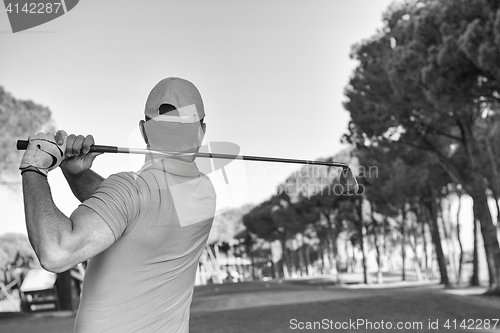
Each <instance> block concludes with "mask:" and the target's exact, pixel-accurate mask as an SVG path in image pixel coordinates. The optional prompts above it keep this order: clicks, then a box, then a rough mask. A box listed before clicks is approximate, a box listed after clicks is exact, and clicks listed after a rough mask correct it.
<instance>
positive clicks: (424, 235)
mask: <svg viewBox="0 0 500 333" xmlns="http://www.w3.org/2000/svg"><path fill="white" fill-rule="evenodd" d="M422 242H423V247H424V248H423V257H424V267H425V274H424V277H425V279H426V280H429V254H428V251H427V233H426V232H425V222H422Z"/></svg>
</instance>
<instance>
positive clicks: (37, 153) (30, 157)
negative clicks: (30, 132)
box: [19, 131, 68, 176]
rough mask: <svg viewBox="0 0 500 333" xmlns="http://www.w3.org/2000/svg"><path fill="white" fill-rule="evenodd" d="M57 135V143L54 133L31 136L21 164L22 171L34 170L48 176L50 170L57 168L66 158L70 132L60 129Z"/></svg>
mask: <svg viewBox="0 0 500 333" xmlns="http://www.w3.org/2000/svg"><path fill="white" fill-rule="evenodd" d="M57 137H58V139H57V143H56V138H55V137H54V134H52V133H38V134H37V135H35V136H30V137H29V144H28V147H27V148H26V152H25V153H24V156H23V159H22V160H21V164H20V165H19V169H20V170H21V173H22V172H23V171H27V170H33V171H36V172H38V173H40V174H42V175H45V176H47V173H48V172H49V171H51V170H54V169H55V168H57V166H58V165H59V164H60V163H61V162H62V161H63V160H64V152H65V150H66V142H67V139H68V134H66V132H64V131H58V132H57Z"/></svg>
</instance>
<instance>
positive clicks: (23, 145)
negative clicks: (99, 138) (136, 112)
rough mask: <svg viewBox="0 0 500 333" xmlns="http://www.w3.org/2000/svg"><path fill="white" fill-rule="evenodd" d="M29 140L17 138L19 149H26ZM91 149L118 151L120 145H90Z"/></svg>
mask: <svg viewBox="0 0 500 333" xmlns="http://www.w3.org/2000/svg"><path fill="white" fill-rule="evenodd" d="M28 144H29V141H28V140H17V150H26V148H28ZM90 151H91V152H92V153H115V154H116V153H118V147H114V146H99V145H92V147H90Z"/></svg>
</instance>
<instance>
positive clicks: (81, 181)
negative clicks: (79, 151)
mask: <svg viewBox="0 0 500 333" xmlns="http://www.w3.org/2000/svg"><path fill="white" fill-rule="evenodd" d="M61 169H62V172H63V175H64V177H65V178H66V180H67V181H68V185H69V187H70V188H71V191H72V192H73V194H74V195H75V197H76V198H77V199H78V200H80V202H84V201H85V200H87V199H88V198H90V196H91V195H92V194H94V193H95V191H96V189H97V187H98V186H99V185H100V184H101V183H102V181H103V180H104V178H103V177H101V176H100V175H99V174H97V173H96V172H94V171H92V170H90V169H89V170H87V171H84V172H82V173H81V174H78V175H73V174H71V173H69V172H68V171H67V170H66V169H64V168H61Z"/></svg>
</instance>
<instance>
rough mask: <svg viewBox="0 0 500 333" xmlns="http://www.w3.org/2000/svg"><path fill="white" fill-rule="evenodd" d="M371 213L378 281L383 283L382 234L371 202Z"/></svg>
mask: <svg viewBox="0 0 500 333" xmlns="http://www.w3.org/2000/svg"><path fill="white" fill-rule="evenodd" d="M370 215H371V219H372V224H373V243H374V245H375V251H376V252H377V283H379V284H381V283H383V282H384V281H383V274H382V254H381V253H380V252H381V251H380V242H379V241H380V235H379V229H380V228H379V225H378V222H377V220H376V219H375V216H374V214H373V205H372V203H371V202H370Z"/></svg>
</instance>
